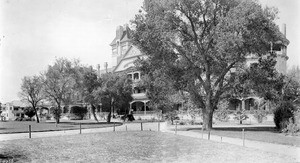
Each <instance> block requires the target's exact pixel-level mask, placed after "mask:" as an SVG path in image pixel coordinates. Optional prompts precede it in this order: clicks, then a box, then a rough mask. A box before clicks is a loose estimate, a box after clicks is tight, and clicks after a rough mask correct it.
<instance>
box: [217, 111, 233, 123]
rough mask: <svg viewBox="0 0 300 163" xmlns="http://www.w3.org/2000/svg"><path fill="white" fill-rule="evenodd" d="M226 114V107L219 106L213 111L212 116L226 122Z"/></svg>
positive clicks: (227, 118) (227, 117)
mask: <svg viewBox="0 0 300 163" xmlns="http://www.w3.org/2000/svg"><path fill="white" fill-rule="evenodd" d="M228 114H229V113H228V110H227V109H223V108H220V109H218V110H217V111H216V112H215V113H214V117H215V119H216V120H218V121H220V122H228V120H229V118H230V117H229V115H228Z"/></svg>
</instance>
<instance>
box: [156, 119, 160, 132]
mask: <svg viewBox="0 0 300 163" xmlns="http://www.w3.org/2000/svg"><path fill="white" fill-rule="evenodd" d="M157 130H158V131H160V121H158V127H157Z"/></svg>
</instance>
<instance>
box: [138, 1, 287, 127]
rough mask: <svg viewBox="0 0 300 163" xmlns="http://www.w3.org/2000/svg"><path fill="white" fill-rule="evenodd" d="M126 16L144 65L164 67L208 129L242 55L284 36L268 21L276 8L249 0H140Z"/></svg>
mask: <svg viewBox="0 0 300 163" xmlns="http://www.w3.org/2000/svg"><path fill="white" fill-rule="evenodd" d="M144 4H145V5H144V11H141V12H140V13H139V14H138V15H136V17H135V19H134V20H133V21H132V22H133V26H134V28H135V29H134V31H133V43H134V45H136V46H137V47H138V48H139V49H140V50H141V52H142V53H143V54H145V55H147V56H148V60H149V63H150V64H149V66H151V67H157V68H159V69H162V70H164V73H165V74H166V75H167V76H168V77H169V78H170V79H172V80H173V81H174V86H176V88H177V89H180V90H183V91H186V92H188V93H189V95H190V97H191V100H192V101H193V103H194V104H195V105H196V106H197V107H198V108H201V109H202V113H203V120H204V128H212V117H213V112H214V110H216V108H217V104H218V102H219V100H220V98H221V97H222V96H223V95H224V94H225V93H226V92H228V91H230V90H231V89H233V87H232V81H233V80H234V79H235V77H236V73H232V72H233V69H235V70H236V69H239V67H240V66H241V65H243V64H244V63H245V61H246V57H247V56H248V55H250V54H251V55H254V56H258V57H261V56H263V55H266V54H267V53H268V51H269V49H270V43H272V42H276V41H278V40H280V41H282V42H284V43H286V42H287V40H286V39H285V38H284V36H283V35H282V34H281V33H280V32H279V30H278V27H277V26H276V25H275V23H274V19H275V17H276V10H273V9H272V8H265V9H263V8H262V7H261V5H259V4H258V3H257V1H254V0H247V1H246V0H229V1H223V0H197V1H196V0H176V1H170V0H162V1H160V0H146V1H145V3H144Z"/></svg>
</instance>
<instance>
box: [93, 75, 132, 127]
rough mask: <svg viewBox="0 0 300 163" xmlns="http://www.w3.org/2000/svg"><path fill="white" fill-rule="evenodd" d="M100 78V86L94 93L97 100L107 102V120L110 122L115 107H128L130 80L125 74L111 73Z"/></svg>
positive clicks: (130, 92) (130, 88)
mask: <svg viewBox="0 0 300 163" xmlns="http://www.w3.org/2000/svg"><path fill="white" fill-rule="evenodd" d="M100 80H101V86H100V87H99V88H98V89H97V91H95V92H94V93H95V95H96V96H97V97H98V99H99V100H101V101H102V102H104V100H105V101H106V102H108V103H109V114H108V116H107V122H110V120H111V114H112V113H114V110H115V109H127V108H129V102H130V101H132V96H131V94H132V85H131V84H132V81H131V80H130V79H128V78H127V76H126V74H112V73H106V74H103V75H102V76H101V79H100Z"/></svg>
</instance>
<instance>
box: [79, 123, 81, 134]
mask: <svg viewBox="0 0 300 163" xmlns="http://www.w3.org/2000/svg"><path fill="white" fill-rule="evenodd" d="M79 134H81V123H79Z"/></svg>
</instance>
